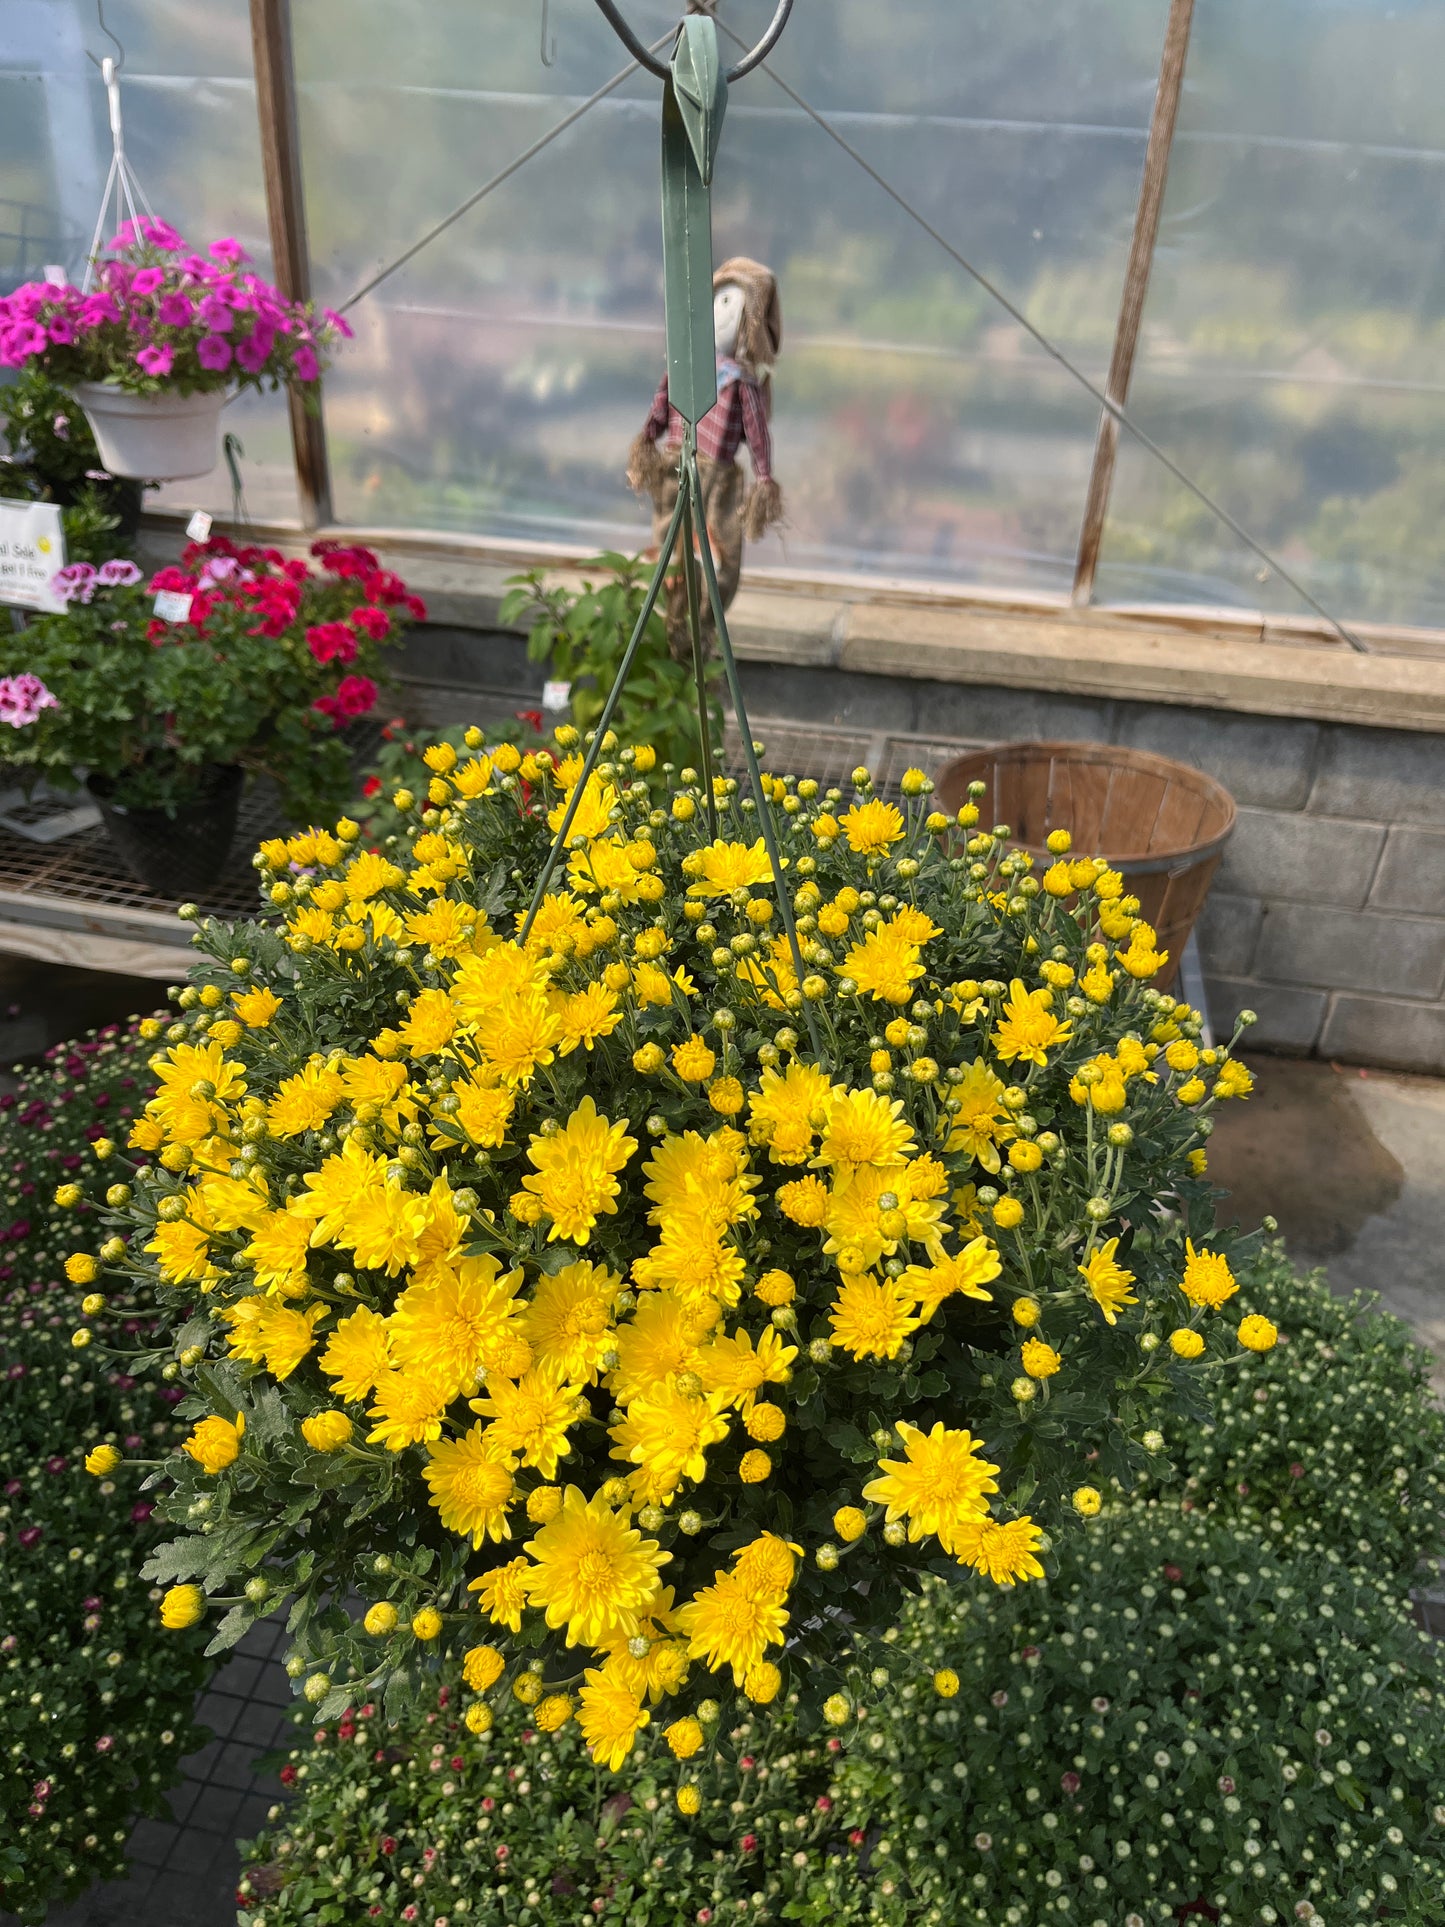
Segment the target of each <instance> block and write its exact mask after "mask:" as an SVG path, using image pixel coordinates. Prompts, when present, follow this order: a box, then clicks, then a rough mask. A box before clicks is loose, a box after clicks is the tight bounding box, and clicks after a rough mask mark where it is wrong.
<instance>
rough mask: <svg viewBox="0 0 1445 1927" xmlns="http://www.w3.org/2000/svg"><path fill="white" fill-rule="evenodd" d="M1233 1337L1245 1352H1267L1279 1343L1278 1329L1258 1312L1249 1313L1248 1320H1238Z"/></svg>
mask: <svg viewBox="0 0 1445 1927" xmlns="http://www.w3.org/2000/svg"><path fill="white" fill-rule="evenodd" d="M1235 1336H1236V1337H1237V1338H1238V1339H1239V1342H1240V1344H1241V1345H1243V1346H1244V1348H1245V1350H1246V1351H1250V1352H1268V1351H1272V1350H1273V1349H1274V1347H1275V1346H1276V1345H1277V1344H1278V1343H1279V1327H1278V1326H1277V1325H1275V1324H1273V1323H1271V1321H1270V1320H1269V1319H1268V1318H1262V1317H1261V1316H1260V1315H1259V1313H1258V1312H1251V1313H1250V1315H1249V1317H1248V1318H1243V1319H1241V1320H1240V1324H1239V1330H1238V1331H1237V1333H1236V1334H1235Z"/></svg>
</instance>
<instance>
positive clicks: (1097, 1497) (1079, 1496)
mask: <svg viewBox="0 0 1445 1927" xmlns="http://www.w3.org/2000/svg"><path fill="white" fill-rule="evenodd" d="M1103 1504H1104V1501H1103V1498H1102V1496H1101V1494H1100V1493H1099V1492H1098V1491H1097V1490H1096V1489H1095V1487H1093V1486H1092V1485H1081V1486H1079V1487H1078V1488H1077V1489H1076V1491H1075V1493H1074V1498H1073V1506H1074V1510H1075V1512H1077V1513H1078V1515H1079V1517H1080V1518H1081V1519H1092V1518H1093V1517H1094V1516H1095V1514H1096V1513H1098V1512H1100V1511H1101V1510H1102V1509H1103Z"/></svg>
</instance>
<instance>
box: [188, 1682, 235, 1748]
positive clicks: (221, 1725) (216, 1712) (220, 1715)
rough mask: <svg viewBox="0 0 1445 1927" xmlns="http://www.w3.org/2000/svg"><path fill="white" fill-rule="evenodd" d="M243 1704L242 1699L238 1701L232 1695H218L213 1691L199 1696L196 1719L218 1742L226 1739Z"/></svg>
mask: <svg viewBox="0 0 1445 1927" xmlns="http://www.w3.org/2000/svg"><path fill="white" fill-rule="evenodd" d="M245 1704H246V1702H245V1701H244V1700H243V1699H238V1698H237V1697H236V1696H235V1695H234V1694H232V1693H218V1692H216V1691H215V1690H214V1689H213V1690H212V1691H211V1692H209V1693H203V1694H202V1695H201V1699H200V1703H199V1704H198V1705H197V1707H196V1719H197V1720H198V1722H199V1723H200V1724H201V1725H202V1726H204V1727H205V1728H206V1729H207V1731H208V1732H211V1733H214V1734H215V1736H216V1738H217V1739H218V1740H224V1739H228V1738H229V1737H230V1733H231V1729H232V1727H233V1726H234V1725H235V1724H236V1720H237V1718H238V1716H239V1715H240V1712H241V1708H242V1707H243V1706H244V1705H245Z"/></svg>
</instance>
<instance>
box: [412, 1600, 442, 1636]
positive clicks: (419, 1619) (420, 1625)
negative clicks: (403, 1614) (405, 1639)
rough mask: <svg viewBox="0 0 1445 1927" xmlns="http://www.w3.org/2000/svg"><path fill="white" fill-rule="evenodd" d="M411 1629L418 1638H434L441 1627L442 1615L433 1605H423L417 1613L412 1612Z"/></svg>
mask: <svg viewBox="0 0 1445 1927" xmlns="http://www.w3.org/2000/svg"><path fill="white" fill-rule="evenodd" d="M411 1629H412V1631H413V1632H414V1633H415V1634H416V1636H417V1638H418V1639H423V1640H425V1639H435V1638H436V1636H437V1634H438V1633H439V1632H440V1631H441V1629H442V1616H441V1614H440V1613H439V1612H438V1611H437V1609H436V1607H435V1606H423V1607H422V1609H421V1611H420V1612H419V1613H413V1615H412V1621H411Z"/></svg>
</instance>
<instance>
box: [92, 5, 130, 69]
mask: <svg viewBox="0 0 1445 1927" xmlns="http://www.w3.org/2000/svg"><path fill="white" fill-rule="evenodd" d="M95 11H96V14H97V15H98V17H99V19H100V30H101V32H102V33H103V34H104V35H105V37H106V39H107V40H108V41H109V42H110V44H111V46H112V47H114V48H115V51H116V62H115V71H116V73H119V72H120V70H121V68H122V67H124V65H125V48H124V47H123V46H122V45H121V44H120V42H119V41H118V40H117V39H116V37H115V35H114V34H113V33H112V32H111V30H110V28H109V26H108V25H107V24H106V18H105V0H95ZM85 57H86V59H87V60H90V61H94V63H95V65H96V66H97V67H99V66H100V65H101V64H102V63H101V62H100V61H99V60H96V58H95V55H94V54H93V53H92V52H91V51H90V49H89V47H87V48H86V50H85Z"/></svg>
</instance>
